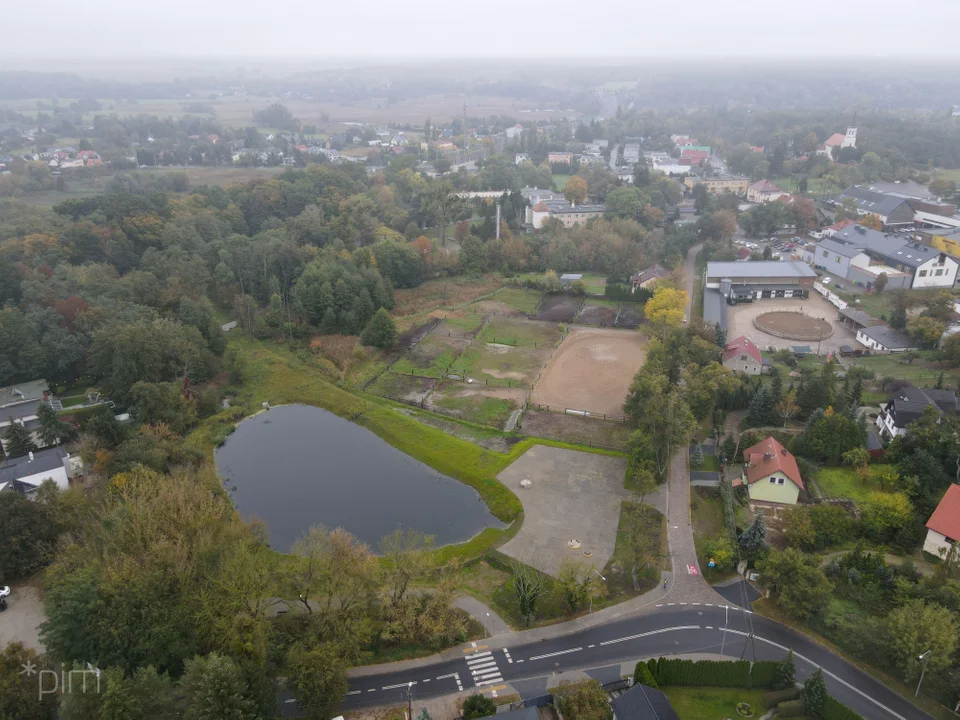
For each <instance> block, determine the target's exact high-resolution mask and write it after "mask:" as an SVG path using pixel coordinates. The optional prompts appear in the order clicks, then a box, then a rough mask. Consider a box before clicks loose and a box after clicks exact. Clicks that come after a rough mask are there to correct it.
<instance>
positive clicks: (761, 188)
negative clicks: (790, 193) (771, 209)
mask: <svg viewBox="0 0 960 720" xmlns="http://www.w3.org/2000/svg"><path fill="white" fill-rule="evenodd" d="M786 194H787V193H785V192H784V191H783V190H781V189H780V188H778V187H777V186H776V185H774V184H773V183H772V182H770V181H769V180H766V179H764V180H758V181H757V182H755V183H753V185H751V186H750V187H748V188H747V202H752V203H765V202H772V201H774V200H776V199H777V198H778V197H780V196H781V195H786Z"/></svg>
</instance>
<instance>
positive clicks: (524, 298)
mask: <svg viewBox="0 0 960 720" xmlns="http://www.w3.org/2000/svg"><path fill="white" fill-rule="evenodd" d="M542 297H543V293H542V292H540V291H539V290H527V289H525V288H504V289H503V290H501V291H500V292H498V293H497V294H496V295H494V296H493V299H494V300H496V301H497V302H501V303H503V304H504V305H507V306H508V307H509V308H510V309H511V310H516V311H517V312H522V313H526V314H527V315H533V314H534V313H535V312H536V311H537V305H538V304H539V303H540V299H541V298H542Z"/></svg>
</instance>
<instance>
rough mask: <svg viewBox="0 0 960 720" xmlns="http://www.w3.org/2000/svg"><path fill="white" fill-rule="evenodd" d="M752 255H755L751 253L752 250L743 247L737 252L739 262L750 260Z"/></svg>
mask: <svg viewBox="0 0 960 720" xmlns="http://www.w3.org/2000/svg"><path fill="white" fill-rule="evenodd" d="M751 255H753V253H752V252H751V251H750V248H745V247H743V248H740V249H739V250H737V260H749V259H750V256H751Z"/></svg>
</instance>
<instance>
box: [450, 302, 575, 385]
mask: <svg viewBox="0 0 960 720" xmlns="http://www.w3.org/2000/svg"><path fill="white" fill-rule="evenodd" d="M560 337H561V336H560V333H559V332H558V331H557V330H556V328H554V327H551V326H549V325H545V324H542V323H534V322H532V321H529V320H514V319H512V318H499V317H498V318H494V319H493V320H491V321H490V322H488V323H487V325H486V326H485V327H484V328H483V330H482V331H481V332H480V334H479V335H478V336H477V339H476V340H474V342H473V343H472V344H471V345H470V347H469V348H467V349H466V350H465V351H464V352H463V354H462V355H461V356H460V358H459V359H458V360H457V361H456V362H455V363H454V365H453V368H451V372H454V373H456V374H457V375H463V376H464V377H466V378H470V379H473V380H477V381H483V382H484V383H488V384H490V385H506V386H507V387H512V386H514V385H520V386H524V387H528V388H529V387H532V386H533V383H534V382H535V381H536V379H537V376H538V375H539V374H540V371H541V369H542V368H543V366H544V364H545V363H546V362H547V360H549V358H550V356H551V355H553V353H554V351H555V348H556V344H557V343H558V342H559V341H560Z"/></svg>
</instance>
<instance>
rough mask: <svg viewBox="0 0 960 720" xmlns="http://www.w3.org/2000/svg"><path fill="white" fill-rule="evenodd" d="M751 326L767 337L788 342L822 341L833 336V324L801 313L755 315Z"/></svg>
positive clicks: (778, 312) (779, 312) (780, 312)
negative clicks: (773, 336) (775, 337)
mask: <svg viewBox="0 0 960 720" xmlns="http://www.w3.org/2000/svg"><path fill="white" fill-rule="evenodd" d="M753 326H754V327H755V328H757V330H760V331H761V332H765V333H767V334H769V335H777V336H779V337H784V338H787V339H790V340H822V339H823V338H828V337H830V336H831V335H833V324H832V323H830V322H828V321H827V320H826V319H824V318H818V317H814V316H813V315H808V314H807V313H801V312H783V311H777V312H769V313H764V314H763V315H757V316H756V317H755V318H754V319H753Z"/></svg>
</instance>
